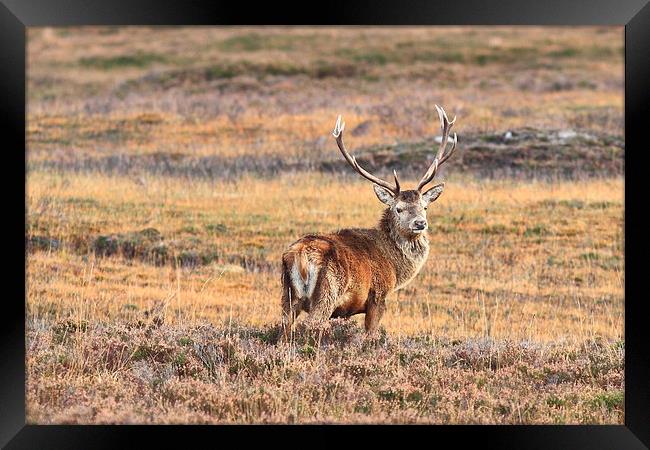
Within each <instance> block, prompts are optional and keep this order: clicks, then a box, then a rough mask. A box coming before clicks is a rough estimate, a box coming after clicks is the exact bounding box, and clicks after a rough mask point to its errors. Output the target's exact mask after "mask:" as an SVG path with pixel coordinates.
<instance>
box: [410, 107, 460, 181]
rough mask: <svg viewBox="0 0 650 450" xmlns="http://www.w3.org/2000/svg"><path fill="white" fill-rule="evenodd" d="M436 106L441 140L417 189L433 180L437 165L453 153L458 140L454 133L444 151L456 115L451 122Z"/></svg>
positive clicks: (443, 111) (442, 110)
mask: <svg viewBox="0 0 650 450" xmlns="http://www.w3.org/2000/svg"><path fill="white" fill-rule="evenodd" d="M435 106H436V110H438V116H439V117H440V128H442V141H441V142H440V148H439V149H438V153H436V158H435V159H434V160H433V162H432V163H431V165H430V166H429V169H428V170H427V171H426V173H425V174H424V176H423V177H422V179H421V180H420V182H419V183H418V188H417V189H418V191H421V190H422V188H423V187H424V186H426V185H427V184H428V183H429V182H430V181H431V180H433V177H435V176H436V172H437V171H438V167H439V166H441V165H442V163H444V162H445V161H447V159H449V157H450V156H451V155H452V153H454V150H456V144H457V142H458V136H456V133H454V142H453V144H452V146H451V149H450V150H449V151H447V152H445V150H446V148H447V142H448V141H449V131H450V130H451V127H452V126H454V122H456V116H454V120H452V121H451V122H450V121H449V119H448V118H447V113H445V110H444V109H442V108H440V107H439V106H438V105H435Z"/></svg>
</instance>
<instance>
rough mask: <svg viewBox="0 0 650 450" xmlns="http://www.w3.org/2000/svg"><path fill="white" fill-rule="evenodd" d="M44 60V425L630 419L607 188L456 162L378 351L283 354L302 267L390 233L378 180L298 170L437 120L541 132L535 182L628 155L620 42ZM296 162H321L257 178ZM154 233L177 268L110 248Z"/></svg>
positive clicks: (395, 38) (191, 40) (34, 301)
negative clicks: (300, 252)
mask: <svg viewBox="0 0 650 450" xmlns="http://www.w3.org/2000/svg"><path fill="white" fill-rule="evenodd" d="M27 53H28V55H27V57H28V58H27V59H28V61H27V74H28V80H27V87H28V99H27V130H26V132H27V135H26V137H27V148H28V151H27V162H28V171H27V197H26V209H27V218H26V230H25V240H26V259H27V269H26V271H27V278H26V284H27V298H26V309H27V317H26V322H27V420H28V422H30V423H269V422H270V423H278V422H279V423H287V422H296V423H320V422H328V423H332V422H334V423H350V422H365V423H367V422H371V423H618V424H620V423H623V406H624V404H623V403H624V402H623V400H624V395H623V386H624V382H623V368H624V342H623V336H624V335H623V314H624V266H623V257H624V255H623V210H624V203H623V179H622V178H620V177H615V176H614V177H612V176H611V174H608V173H603V174H602V176H603V178H602V179H590V180H586V181H569V180H565V181H558V180H556V181H552V182H542V181H535V180H518V181H517V180H514V179H503V180H489V179H477V178H473V177H472V176H471V175H470V174H463V173H459V172H460V170H454V169H453V167H452V166H453V161H450V167H449V172H448V173H449V176H448V178H447V180H446V181H447V184H446V188H445V192H444V194H443V195H442V196H441V198H440V199H439V200H438V201H437V202H436V203H435V204H434V205H433V206H432V207H431V208H430V209H429V219H430V230H429V231H430V238H431V242H432V252H431V253H430V256H429V260H428V261H427V263H426V265H425V267H424V268H423V269H422V271H421V273H420V274H419V275H418V276H417V277H416V278H415V280H414V281H413V282H412V283H411V284H410V285H409V286H407V287H406V288H405V289H403V290H402V291H400V292H399V293H397V294H395V295H392V296H391V297H389V299H388V311H387V312H386V314H385V316H384V318H383V320H382V322H381V326H382V327H383V329H384V332H383V334H382V335H381V337H380V339H379V341H378V342H368V341H366V340H365V338H364V337H363V332H362V327H361V326H360V325H361V322H362V320H363V316H362V315H360V316H357V317H355V318H354V319H352V320H350V321H344V320H338V321H332V324H333V325H332V328H331V329H330V330H329V331H328V333H329V334H326V335H325V338H324V341H320V340H315V338H314V336H312V335H310V334H309V333H307V332H305V333H304V334H300V333H299V336H298V337H297V340H296V341H294V342H292V343H291V344H287V345H274V343H273V342H274V339H275V335H276V334H277V327H276V325H277V324H278V322H279V318H280V304H279V303H280V286H279V285H280V283H279V277H280V274H279V260H280V255H281V253H282V251H283V250H284V249H285V248H286V247H287V246H288V245H289V244H290V243H292V242H293V241H294V240H296V239H298V238H299V237H300V236H301V235H303V234H306V233H311V232H328V231H332V230H335V229H338V228H344V227H371V226H374V225H375V224H376V222H377V220H378V218H379V215H380V213H381V210H382V205H381V204H380V203H379V202H378V201H377V200H376V199H375V196H374V194H373V193H372V189H371V187H370V186H369V183H367V182H363V181H361V180H358V179H357V178H355V177H353V176H351V175H348V176H341V175H338V174H337V175H325V174H322V173H319V172H318V171H310V170H305V167H307V166H309V165H310V164H311V166H309V167H313V168H319V167H320V166H319V163H320V162H323V161H326V160H330V161H331V160H333V159H335V158H338V153H337V152H336V148H335V147H333V143H332V140H331V136H330V134H329V133H330V131H331V129H332V127H333V125H334V121H335V118H336V116H337V115H338V114H342V115H343V116H344V118H345V121H346V123H347V128H346V129H347V130H349V133H350V134H349V138H348V143H349V145H350V148H351V149H352V150H353V151H355V150H360V149H362V148H363V147H367V146H371V145H388V144H394V143H397V142H405V141H423V140H424V139H428V138H430V137H431V136H432V135H436V134H437V133H438V119H437V116H436V115H435V110H434V108H433V104H441V105H443V106H444V107H445V108H446V109H447V111H448V112H449V113H450V114H453V115H458V121H457V125H456V131H458V133H459V145H460V148H459V152H463V139H464V136H472V139H473V140H474V141H475V142H483V141H481V140H482V138H484V137H486V134H490V135H492V137H494V136H500V135H502V133H505V132H506V131H508V130H512V131H513V132H515V134H516V133H517V132H518V131H521V129H522V128H528V127H529V128H531V129H533V130H534V131H535V130H540V131H543V133H540V136H539V137H538V138H535V140H534V141H530V142H529V143H528V144H527V143H526V142H528V141H526V142H522V143H521V144H520V145H519V147H520V148H519V149H518V153H517V158H520V159H524V160H525V158H527V157H529V156H530V155H534V154H535V155H537V154H539V152H538V153H535V152H532V151H531V152H530V155H529V152H528V151H527V150H528V149H527V148H526V145H538V146H541V147H544V148H541V149H539V148H538V149H536V150H540V151H547V150H548V149H551V150H552V145H553V143H554V142H555V141H554V139H555V137H554V136H557V131H559V130H575V131H577V132H580V133H583V135H584V136H587V138H585V139H582V138H581V139H582V140H580V139H579V140H577V141H570V140H569V141H567V142H565V143H564V144H563V145H564V147H563V149H564V151H565V153H566V152H570V151H571V149H572V148H571V147H569V146H570V145H572V144H571V143H572V142H574V143H575V144H576V146H577V147H580V148H579V149H578V148H577V147H576V154H581V155H585V154H587V153H589V151H590V150H591V147H592V146H596V147H598V148H597V150H598V151H599V152H601V153H602V152H603V151H607V150H608V149H611V151H612V158H614V156H615V155H617V154H618V153H616V152H617V151H618V148H619V147H617V145H618V144H617V143H616V142H618V141H620V136H621V135H622V131H623V120H622V119H623V95H622V93H623V28H622V27H586V28H581V27H553V28H550V27H264V28H254V27H200V28H186V27H179V28H155V27H82V28H30V29H29V30H28V48H27ZM360 125H361V126H360ZM357 127H358V128H357ZM355 131H356V132H355ZM589 136H591V137H593V136H597V139H596V138H594V139H595V140H590V139H591V138H590V137H589ZM547 140H548V141H547ZM546 143H548V146H547V145H546ZM565 144H566V145H565ZM503 146H504V147H505V146H506V144H504V145H503ZM547 147H548V148H547ZM466 150H467V149H466ZM506 150H507V149H506ZM531 150H532V149H531ZM578 150H579V151H578ZM495 151H497V150H495ZM499 151H502V149H501V148H500V149H499ZM587 156H589V155H587ZM530 157H532V156H530ZM202 158H205V159H202ZM484 159H485V160H486V161H487V160H489V161H487V163H489V164H492V165H495V164H501V162H502V161H503V160H502V159H499V158H494V161H493V160H492V159H491V158H488V157H486V158H484ZM125 160H128V161H127V162H126V163H124V161H125ZM239 160H242V161H243V164H242V170H240V171H237V170H235V169H233V167H235V165H236V164H235V163H236V162H239ZM278 160H279V161H281V162H282V163H283V164H285V165H280V166H278V167H280V169H278V170H280V171H281V172H282V171H283V170H284V169H286V167H288V166H290V165H291V164H292V163H295V162H297V161H299V160H302V161H304V162H306V163H308V164H307V165H305V166H300V167H297V168H295V170H291V171H284V172H282V173H280V174H279V175H278V176H277V177H275V178H264V177H258V176H255V175H257V174H256V173H255V170H252V171H251V168H253V169H254V168H255V167H258V166H259V167H262V168H263V169H260V170H266V172H264V173H271V172H272V171H273V170H275V169H276V166H273V164H275V163H274V161H278ZM204 161H206V162H207V163H208V164H209V166H210V167H209V168H210V170H209V171H208V172H209V173H204V172H202V170H201V169H202V166H201V164H203V162H204ZM594 161H595V162H594ZM598 161H601V163H602V161H603V160H602V159H601V160H599V159H597V158H595V159H594V160H593V161H592V162H591V163H592V164H596V170H598V167H599V166H598V165H597V164H598ZM159 162H160V164H159V165H158V166H156V167H155V168H154V165H155V164H158V163H159ZM222 163H223V164H224V170H223V171H218V172H219V173H213V172H212V170H213V169H214V168H217V169H220V168H221V166H220V164H222ZM130 164H131V165H130ZM164 164H169V165H171V168H172V169H174V170H171V171H170V172H169V173H167V174H165V172H164V170H159V169H160V168H161V167H162V168H164ZM192 164H194V166H192ZM255 164H258V166H256V165H255ZM422 164H423V165H425V161H423V162H422ZM607 164H609V162H607ZM149 165H151V166H149ZM188 167H189V169H188ZM489 168H491V169H506V172H507V167H503V168H502V167H489ZM560 169H562V168H560V167H558V171H557V173H562V171H561V170H560ZM231 171H232V172H231ZM222 172H223V173H222ZM240 172H243V173H248V175H243V176H240V175H239V173H240ZM404 172H407V171H406V170H405V171H404ZM123 173H129V174H130V175H128V176H125V175H120V174H123ZM154 173H156V175H154ZM382 173H388V170H387V169H386V170H383V171H382ZM407 173H408V172H407ZM495 173H499V171H498V170H497V171H496V172H495ZM171 174H182V175H183V177H175V176H171ZM593 174H594V172H593V171H587V172H586V173H585V174H583V175H585V176H587V175H593ZM578 176H580V174H578ZM413 184H415V181H414V180H404V181H403V185H405V186H411V185H413ZM154 229H155V230H157V232H159V233H160V235H161V236H162V237H163V239H162V243H160V242H159V243H158V244H160V245H161V248H163V247H164V250H165V252H167V253H165V254H166V256H169V258H168V259H167V260H166V262H165V263H164V264H162V265H155V264H154V262H156V261H154V260H152V259H151V258H149V257H142V255H141V254H139V253H138V252H131V253H129V252H126V251H124V250H122V251H119V252H117V253H116V254H114V255H113V256H109V257H105V256H102V251H97V252H95V250H96V249H98V250H101V248H103V247H101V246H100V245H99V243H102V242H104V243H105V242H106V241H107V239H109V238H110V239H112V238H114V237H115V236H122V237H124V236H130V237H129V239H140V237H141V236H142V235H139V234H137V232H140V231H142V230H147V232H148V233H153V234H155V233H156V232H155V231H153V230H154ZM139 236H140V237H139ZM158 244H156V245H158ZM101 245H104V244H101ZM142 245H145V244H142ZM146 245H149V244H146ZM145 250H146V249H145ZM188 256H189V258H186V257H188ZM183 258H186V259H183ZM185 260H187V261H193V264H192V265H182V264H181V262H182V261H185ZM159 262H160V261H158V263H159ZM319 339H320V338H319Z"/></svg>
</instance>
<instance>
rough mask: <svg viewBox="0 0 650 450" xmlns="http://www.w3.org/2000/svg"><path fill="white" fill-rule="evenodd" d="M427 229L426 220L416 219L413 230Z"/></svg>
mask: <svg viewBox="0 0 650 450" xmlns="http://www.w3.org/2000/svg"><path fill="white" fill-rule="evenodd" d="M426 227H427V221H426V220H424V219H415V220H414V221H413V229H415V230H424V229H425V228H426Z"/></svg>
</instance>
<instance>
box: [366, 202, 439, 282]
mask: <svg viewBox="0 0 650 450" xmlns="http://www.w3.org/2000/svg"><path fill="white" fill-rule="evenodd" d="M378 228H379V230H380V231H381V232H382V234H383V235H384V237H385V241H386V243H387V247H388V248H387V249H386V250H387V254H390V255H392V256H393V258H392V259H393V262H394V266H395V274H396V278H397V285H396V289H399V288H401V287H403V286H405V285H406V284H408V283H409V282H410V281H411V280H412V279H413V278H414V277H415V275H417V274H418V272H419V271H420V269H421V268H422V266H423V265H424V262H425V261H426V259H427V257H428V256H429V238H428V237H427V233H426V231H425V232H424V233H420V234H416V235H413V234H408V235H407V234H404V233H402V232H401V231H400V229H399V227H398V225H397V224H396V223H395V220H394V217H393V215H392V214H391V212H390V210H386V211H384V214H383V216H382V218H381V220H380V221H379V226H378Z"/></svg>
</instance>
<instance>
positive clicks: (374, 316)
mask: <svg viewBox="0 0 650 450" xmlns="http://www.w3.org/2000/svg"><path fill="white" fill-rule="evenodd" d="M384 311H386V297H385V296H378V295H377V294H376V293H375V292H374V291H370V294H369V295H368V301H367V303H366V320H365V325H366V333H367V334H368V335H369V336H373V335H375V334H376V333H377V328H378V327H379V321H380V320H381V318H382V316H383V315H384Z"/></svg>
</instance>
